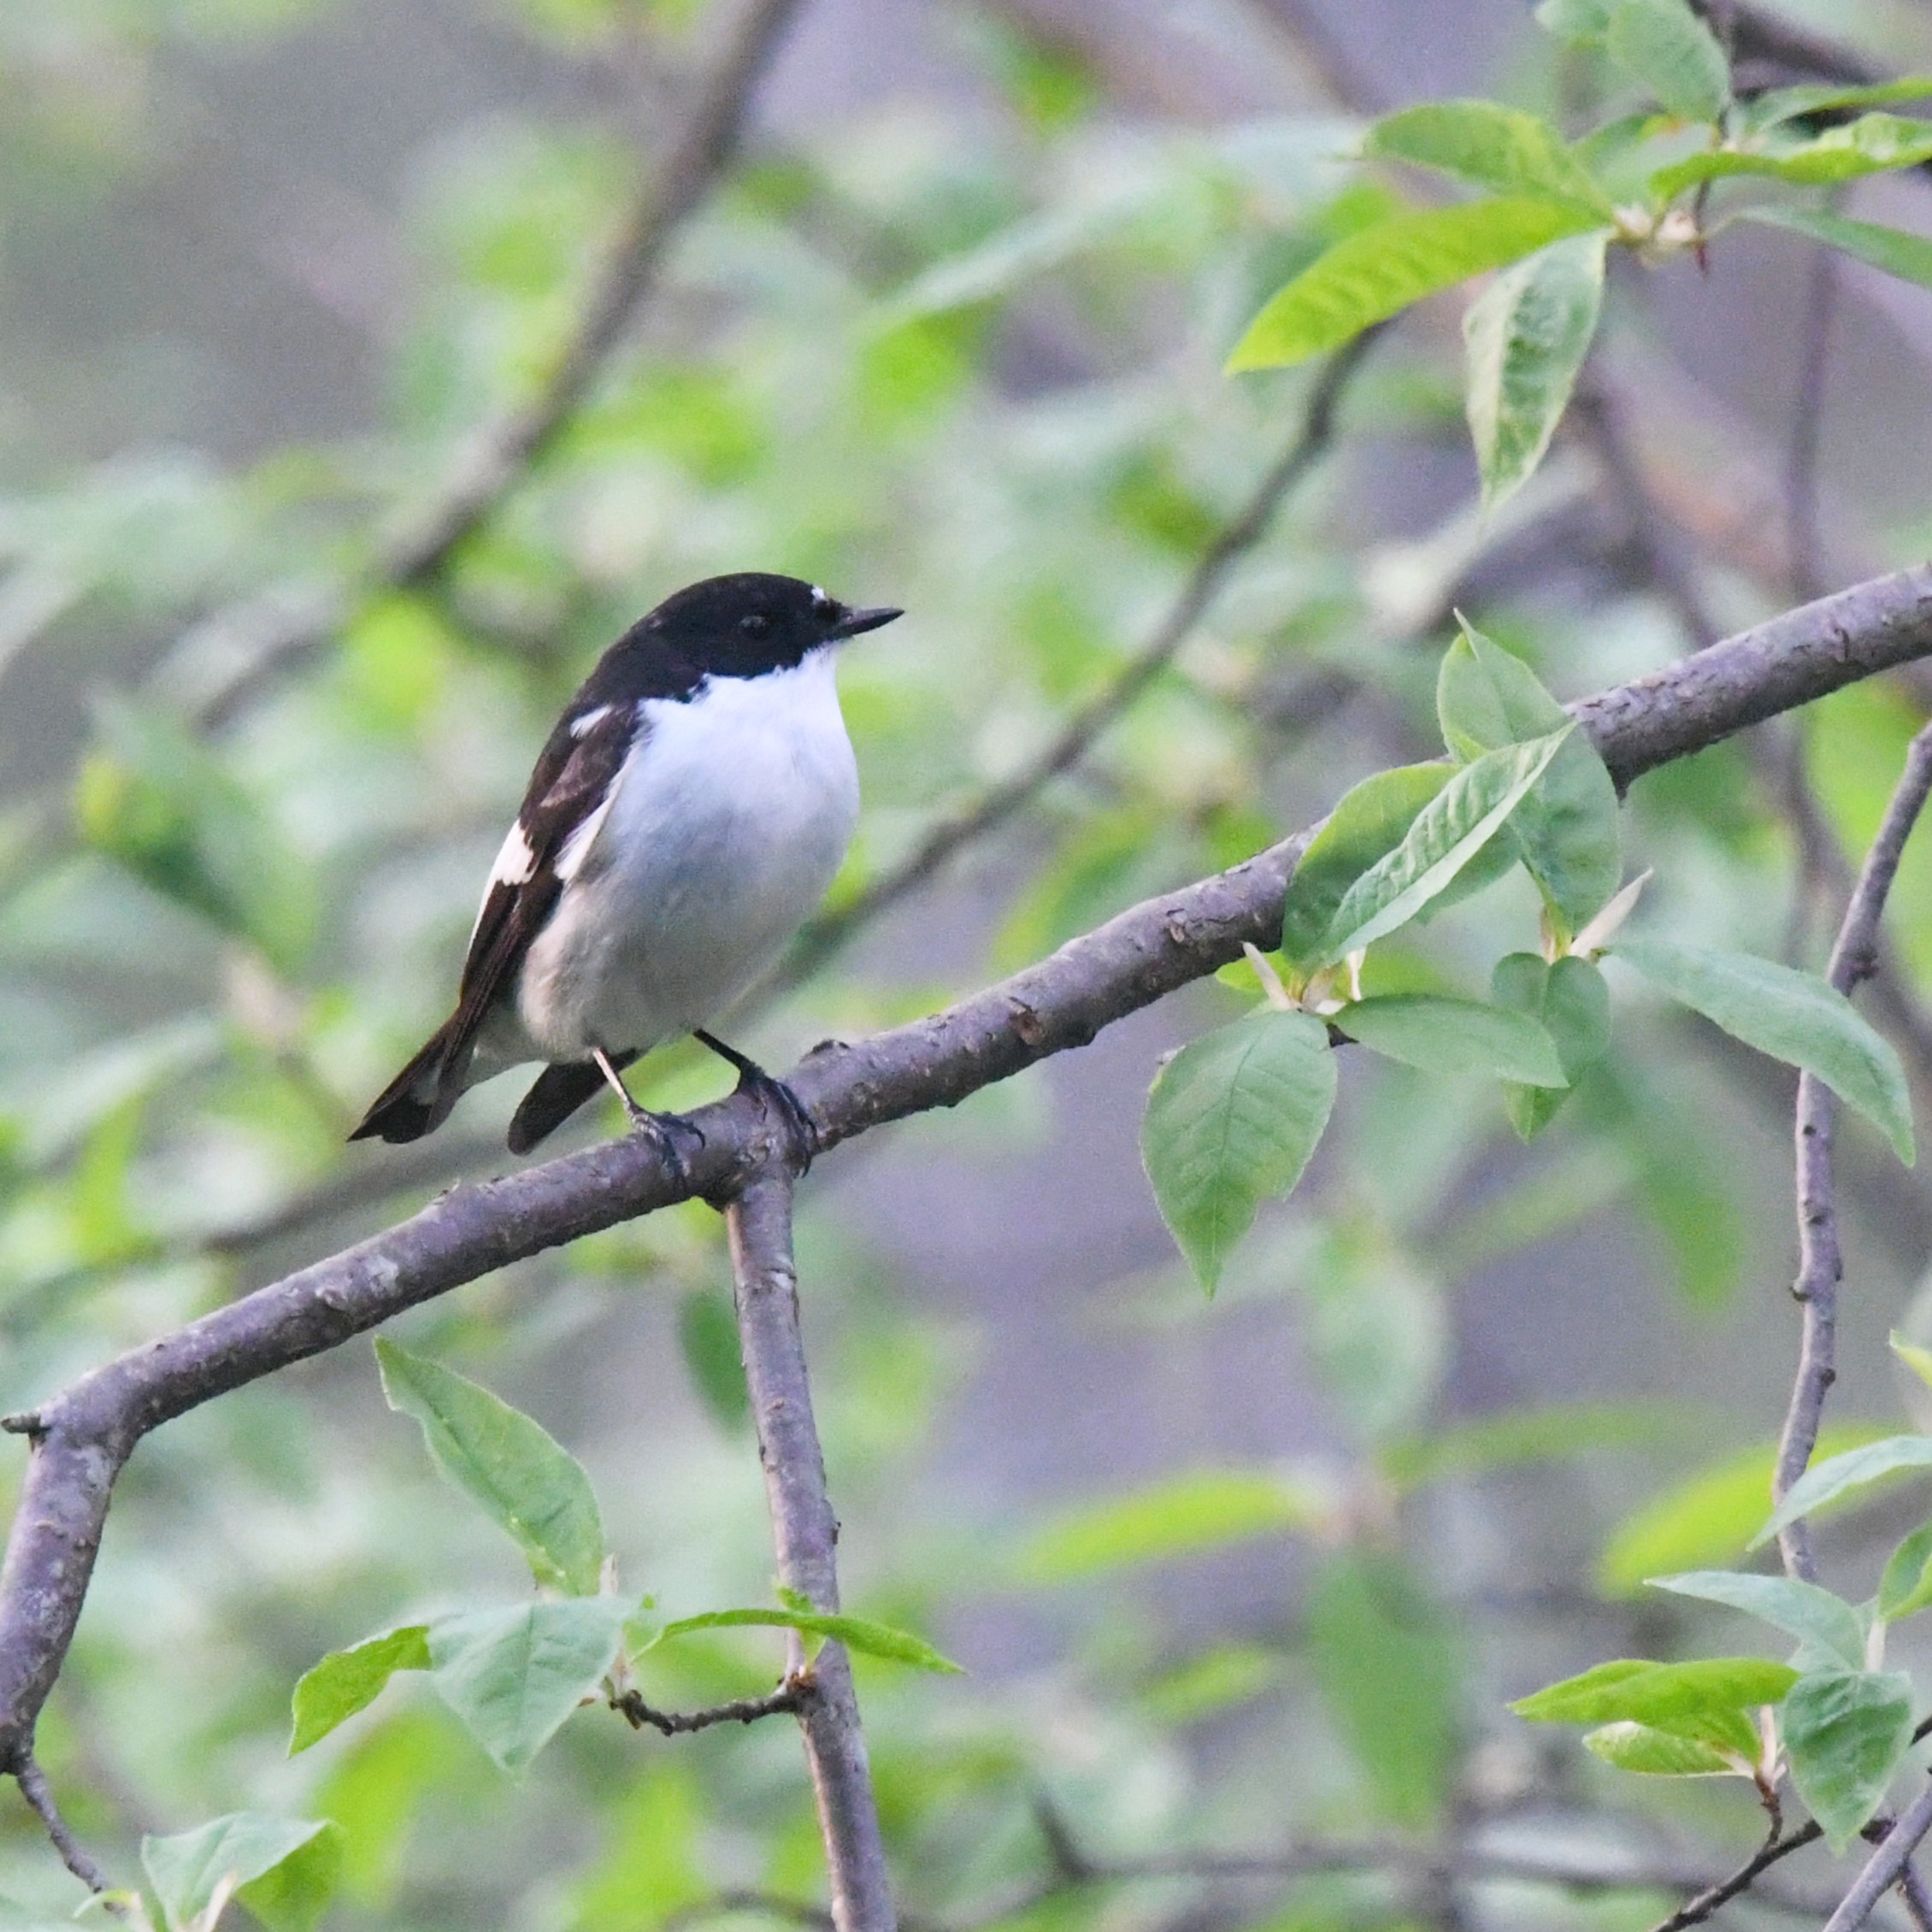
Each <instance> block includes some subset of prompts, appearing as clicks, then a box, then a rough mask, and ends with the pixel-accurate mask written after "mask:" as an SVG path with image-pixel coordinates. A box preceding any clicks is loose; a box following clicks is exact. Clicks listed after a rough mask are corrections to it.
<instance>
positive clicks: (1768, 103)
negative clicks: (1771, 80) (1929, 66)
mask: <svg viewBox="0 0 1932 1932" xmlns="http://www.w3.org/2000/svg"><path fill="white" fill-rule="evenodd" d="M1928 95H1932V76H1928V75H1925V74H1907V75H1905V77H1904V78H1903V79H1902V80H1880V81H1875V82H1873V83H1871V84H1870V85H1866V86H1839V85H1836V84H1835V83H1833V82H1830V81H1820V82H1816V83H1813V84H1811V85H1805V86H1801V87H1773V88H1771V89H1770V90H1769V91H1767V92H1764V93H1762V94H1760V95H1758V97H1757V98H1756V99H1755V100H1752V101H1747V102H1746V103H1744V105H1743V108H1742V109H1741V112H1740V114H1739V116H1738V125H1739V127H1741V129H1742V131H1743V132H1745V133H1750V134H1761V133H1764V130H1765V129H1766V128H1768V127H1776V126H1778V124H1779V123H1780V122H1782V121H1795V120H1796V119H1798V117H1799V115H1811V114H1820V113H1823V112H1824V111H1825V110H1827V109H1831V108H1880V107H1887V106H1889V105H1890V104H1891V103H1894V102H1895V101H1918V100H1923V99H1924V98H1925V97H1927V96H1928Z"/></svg>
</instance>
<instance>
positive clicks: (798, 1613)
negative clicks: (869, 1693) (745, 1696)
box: [653, 1608, 966, 1677]
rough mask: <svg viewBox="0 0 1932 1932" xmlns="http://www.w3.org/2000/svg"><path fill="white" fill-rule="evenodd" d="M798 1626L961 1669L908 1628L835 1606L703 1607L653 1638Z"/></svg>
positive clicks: (926, 1664)
mask: <svg viewBox="0 0 1932 1932" xmlns="http://www.w3.org/2000/svg"><path fill="white" fill-rule="evenodd" d="M751 1628H757V1629H765V1628H769V1629H775V1630H798V1631H802V1632H804V1635H807V1636H813V1637H824V1638H827V1639H829V1640H831V1641H833V1642H834V1643H841V1644H843V1645H845V1647H846V1649H847V1650H857V1651H863V1652H865V1654H866V1655H867V1656H868V1657H882V1658H886V1661H887V1662H888V1663H892V1664H910V1665H911V1666H912V1668H913V1669H914V1670H931V1671H934V1672H935V1673H937V1674H939V1676H951V1677H963V1676H965V1674H966V1673H965V1672H964V1671H963V1670H962V1669H961V1668H960V1666H959V1665H958V1664H955V1663H954V1662H953V1661H952V1659H951V1658H948V1657H943V1656H941V1655H940V1653H939V1652H938V1651H936V1650H934V1648H933V1646H931V1645H930V1644H929V1643H928V1642H927V1641H926V1640H925V1639H924V1638H923V1637H916V1636H914V1635H912V1633H911V1632H910V1630H898V1629H894V1628H893V1627H892V1625H891V1624H890V1623H874V1622H873V1621H872V1620H871V1619H870V1618H869V1617H846V1616H845V1615H843V1614H841V1613H839V1612H838V1611H819V1610H807V1609H798V1608H794V1609H785V1610H756V1609H754V1610H707V1611H700V1612H699V1613H698V1615H697V1616H696V1617H679V1618H678V1619H677V1621H676V1622H675V1623H667V1624H666V1625H665V1626H664V1628H663V1629H662V1630H660V1631H659V1632H658V1633H657V1637H656V1638H655V1639H654V1640H653V1641H654V1642H657V1643H663V1641H664V1640H666V1639H667V1638H670V1637H682V1636H686V1635H689V1634H690V1633H691V1632H692V1631H693V1630H735V1629H751Z"/></svg>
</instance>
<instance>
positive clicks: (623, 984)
mask: <svg viewBox="0 0 1932 1932" xmlns="http://www.w3.org/2000/svg"><path fill="white" fill-rule="evenodd" d="M645 713H646V716H647V718H648V720H649V726H650V728H649V730H648V732H647V733H645V736H644V737H643V738H642V739H641V740H640V742H639V745H638V746H637V747H636V748H635V749H634V750H633V751H632V753H631V755H630V757H629V758H628V759H627V761H626V763H625V765H624V768H623V770H622V772H621V775H620V776H619V778H618V780H617V785H616V790H615V792H614V794H613V797H612V799H611V803H610V810H609V811H608V812H607V814H606V815H605V816H604V822H603V823H602V824H601V826H600V827H599V828H598V830H597V833H596V834H595V836H594V838H593V839H592V840H591V842H590V845H589V846H588V849H587V850H586V852H585V854H584V856H583V858H582V861H581V863H580V865H579V866H578V868H577V869H576V872H575V874H574V876H573V877H572V878H571V880H570V881H569V883H568V885H567V886H565V888H564V891H563V896H562V897H561V898H560V899H559V900H558V903H557V910H556V912H555V913H554V915H553V916H552V917H551V921H550V922H549V924H548V925H547V926H546V927H545V929H544V931H543V933H542V934H540V935H539V938H538V939H537V940H536V941H535V943H534V944H533V945H532V947H531V949H530V952H529V955H528V957H527V960H526V961H525V963H524V969H523V973H522V975H521V981H520V983H519V987H518V993H517V1011H518V1017H519V1018H520V1020H521V1022H522V1027H523V1029H524V1031H525V1032H526V1033H527V1034H528V1035H529V1037H530V1039H531V1040H532V1041H533V1043H534V1044H535V1045H536V1046H537V1047H538V1048H539V1051H541V1052H542V1053H543V1054H545V1056H546V1057H552V1058H559V1059H564V1058H578V1057H582V1056H583V1055H585V1054H586V1053H587V1052H588V1051H589V1050H590V1049H591V1048H592V1046H601V1047H604V1049H605V1050H606V1051H610V1052H612V1053H621V1052H627V1051H633V1050H634V1051H645V1050H647V1049H648V1048H650V1047H651V1046H655V1045H656V1044H657V1042H658V1041H660V1040H669V1039H672V1038H674V1037H676V1036H678V1035H680V1034H686V1033H689V1032H691V1031H692V1029H693V1028H698V1027H701V1026H703V1025H704V1023H705V1022H707V1021H708V1020H710V1019H711V1018H712V1017H714V1016H716V1015H718V1014H720V1013H722V1012H723V1011H724V1010H725V1009H726V1008H727V1007H728V1006H729V1005H730V1004H732V1003H733V1001H734V1000H735V999H737V998H739V996H740V995H741V994H743V993H745V991H746V990H747V989H748V988H749V987H751V984H752V983H753V981H756V980H757V978H758V977H759V976H760V975H762V974H763V972H764V971H765V970H766V969H767V968H768V967H769V966H770V965H771V963H773V961H774V960H775V958H776V957H777V956H778V954H779V952H780V951H781V950H782V948H783V947H784V945H785V943H786V940H788V939H790V938H791V936H792V934H793V933H795V932H796V931H797V930H798V928H799V926H800V925H802V924H803V923H804V921H805V919H806V918H807V917H808V916H810V913H811V911H812V910H813V909H814V908H815V907H816V905H817V904H818V902H819V901H820V899H822V898H823V897H824V895H825V891H826V888H827V887H828V886H829V885H830V884H831V883H832V880H833V875H835V874H836V873H837V871H838V869H839V864H840V863H841V862H842V861H843V859H844V857H845V847H846V845H848V844H849V843H850V842H851V835H852V830H853V828H854V826H855V825H856V824H857V820H858V774H857V768H856V766H855V765H854V763H853V760H852V749H851V741H850V740H849V739H847V737H846V735H845V722H844V721H843V719H842V718H841V717H840V716H839V700H838V692H837V689H836V687H835V686H834V685H833V667H832V660H831V653H830V652H829V651H827V652H818V653H815V654H814V655H813V657H810V658H808V659H807V660H806V662H805V663H804V664H802V665H800V666H799V667H798V669H795V670H792V671H788V672H782V673H778V674H769V675H767V676H765V677H763V678H758V679H755V680H740V679H728V678H723V679H717V680H714V681H713V682H712V683H711V684H710V685H709V686H706V687H705V689H704V691H703V692H701V693H700V694H699V695H698V697H696V698H692V699H691V700H690V701H688V702H687V703H683V704H678V703H673V702H670V701H668V700H665V701H659V700H651V701H647V703H646V704H645Z"/></svg>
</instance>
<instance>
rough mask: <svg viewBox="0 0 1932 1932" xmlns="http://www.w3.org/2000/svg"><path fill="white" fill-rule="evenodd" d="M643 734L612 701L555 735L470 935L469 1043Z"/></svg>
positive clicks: (576, 860)
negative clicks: (626, 760) (625, 761)
mask: <svg viewBox="0 0 1932 1932" xmlns="http://www.w3.org/2000/svg"><path fill="white" fill-rule="evenodd" d="M646 728H647V727H645V723H644V721H643V719H642V717H641V716H640V715H639V707H638V706H637V705H636V704H634V703H630V704H627V703H618V702H611V703H606V704H596V705H592V706H591V707H589V708H588V709H586V710H572V711H571V712H569V713H568V714H566V716H564V717H563V720H562V721H561V722H559V723H558V725H557V729H556V730H555V731H553V732H552V733H551V735H550V742H549V743H548V744H546V745H545V746H544V749H543V752H542V754H541V756H540V757H539V758H538V760H537V769H535V771H533V773H532V774H531V775H530V788H529V790H528V791H527V792H526V793H525V794H524V798H523V804H522V807H521V810H519V811H518V812H517V815H516V823H515V825H514V826H513V827H511V828H510V835H509V836H508V837H507V838H506V839H504V843H503V849H502V850H501V851H499V852H498V855H497V863H496V866H495V869H493V870H492V873H491V875H490V883H489V886H488V887H487V888H486V891H485V892H484V894H483V904H482V908H481V910H480V911H479V912H478V913H477V916H476V928H475V930H474V932H473V933H472V934H470V938H469V951H468V956H467V957H465V959H464V961H463V968H462V990H461V992H460V993H458V995H457V999H456V1029H457V1031H458V1032H459V1033H460V1034H462V1035H463V1036H465V1037H466V1038H467V1037H469V1036H472V1035H473V1034H474V1029H475V1028H477V1027H479V1026H480V1025H481V1024H482V1022H483V1020H484V1018H485V1016H486V1015H487V1014H488V1013H489V1011H490V1009H491V1008H492V1006H494V1005H495V1004H496V1003H497V1001H498V998H500V997H501V996H502V995H503V994H504V993H505V992H506V991H507V990H508V989H509V987H510V985H511V984H512V983H513V982H514V981H515V976H516V973H517V969H519V968H520V967H521V964H522V963H523V956H524V954H525V953H526V952H527V951H529V948H530V942H531V941H532V940H533V939H535V938H536V936H537V934H539V932H541V931H542V930H543V928H544V922H545V921H546V920H547V919H548V918H549V917H550V916H551V912H552V911H553V910H555V909H556V905H557V898H558V896H559V895H560V894H561V893H562V892H563V888H564V886H566V885H567V884H568V882H569V880H570V878H571V876H572V875H573V874H574V872H575V869H576V868H577V866H578V865H580V863H582V862H583V858H584V855H585V854H586V852H587V851H589V849H590V845H591V842H592V840H593V839H595V838H596V836H597V831H598V826H599V825H601V824H602V823H603V821H604V813H605V812H606V811H607V810H609V809H610V799H611V796H612V794H613V792H615V790H616V784H617V775H618V774H619V772H620V771H621V770H622V769H623V764H624V760H625V759H626V757H628V756H629V754H630V752H631V750H632V748H633V745H635V744H636V742H637V740H638V738H639V734H640V733H643V732H644V731H645V729H646Z"/></svg>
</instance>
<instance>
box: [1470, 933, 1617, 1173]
mask: <svg viewBox="0 0 1932 1932" xmlns="http://www.w3.org/2000/svg"><path fill="white" fill-rule="evenodd" d="M1489 990H1490V992H1491V993H1493V994H1494V996H1495V999H1496V1004H1498V1005H1499V1006H1507V1007H1510V1008H1511V1009H1512V1010H1515V1011H1517V1012H1519V1013H1527V1014H1529V1016H1530V1017H1531V1018H1532V1019H1534V1020H1536V1021H1537V1022H1540V1025H1541V1026H1542V1028H1543V1030H1544V1031H1545V1032H1546V1034H1549V1036H1550V1038H1551V1040H1552V1041H1554V1042H1555V1044H1556V1050H1557V1059H1558V1063H1559V1064H1560V1065H1561V1066H1562V1068H1563V1074H1564V1079H1565V1080H1566V1081H1568V1082H1569V1083H1570V1087H1575V1086H1576V1082H1577V1081H1580V1080H1581V1079H1582V1077H1583V1075H1585V1074H1586V1073H1587V1072H1588V1071H1589V1070H1590V1069H1591V1068H1592V1067H1593V1066H1594V1065H1595V1064H1596V1063H1597V1062H1598V1061H1599V1060H1600V1059H1602V1058H1603V1057H1604V1055H1605V1053H1607V1052H1608V1051H1610V988H1609V987H1607V986H1606V985H1605V983H1604V976H1603V975H1602V973H1601V972H1599V970H1598V969H1597V968H1596V966H1595V965H1593V963H1591V962H1590V961H1589V960H1587V959H1575V958H1565V959H1559V960H1558V961H1557V962H1556V963H1554V964H1553V965H1552V963H1550V961H1548V960H1546V959H1545V958H1543V957H1540V955H1538V954H1536V953H1534V952H1511V953H1505V955H1504V956H1503V957H1502V958H1500V959H1499V960H1498V961H1497V962H1496V969H1495V971H1494V972H1493V974H1492V975H1491V976H1490V982H1489ZM1567 1095H1568V1089H1567V1088H1564V1089H1559V1090H1556V1091H1552V1089H1550V1088H1549V1087H1527V1086H1514V1087H1505V1088H1504V1090H1503V1105H1504V1108H1505V1111H1506V1112H1507V1113H1508V1115H1509V1116H1510V1124H1511V1126H1512V1127H1513V1128H1515V1129H1516V1130H1517V1133H1518V1134H1521V1135H1522V1137H1523V1139H1524V1140H1529V1139H1531V1138H1532V1137H1533V1136H1534V1135H1535V1134H1539V1133H1540V1132H1541V1131H1542V1129H1543V1128H1545V1127H1546V1125H1547V1124H1548V1122H1549V1119H1550V1116H1551V1115H1552V1114H1553V1113H1555V1111H1556V1110H1557V1109H1558V1107H1559V1106H1561V1105H1562V1104H1563V1103H1564V1099H1566V1098H1567Z"/></svg>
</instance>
